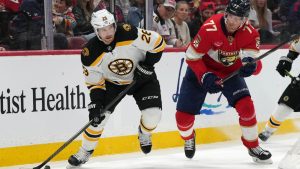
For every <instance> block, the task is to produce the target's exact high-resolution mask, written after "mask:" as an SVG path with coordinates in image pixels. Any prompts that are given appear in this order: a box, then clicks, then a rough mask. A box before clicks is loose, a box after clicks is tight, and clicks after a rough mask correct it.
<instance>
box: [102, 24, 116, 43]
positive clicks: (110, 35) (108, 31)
mask: <svg viewBox="0 0 300 169" xmlns="http://www.w3.org/2000/svg"><path fill="white" fill-rule="evenodd" d="M115 33H116V30H115V26H114V24H111V25H108V26H105V27H103V28H100V29H98V35H99V36H100V38H101V39H102V41H103V42H104V43H105V44H106V45H108V44H111V42H112V41H113V40H114V38H115Z"/></svg>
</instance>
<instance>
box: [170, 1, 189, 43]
mask: <svg viewBox="0 0 300 169" xmlns="http://www.w3.org/2000/svg"><path fill="white" fill-rule="evenodd" d="M188 12H189V4H188V3H187V2H186V1H178V2H177V3H176V11H175V15H174V18H173V21H174V22H175V33H176V38H177V39H180V40H181V41H182V43H183V46H187V45H188V44H189V43H190V42H191V35H190V30H189V27H188V25H187V23H186V20H187V19H188ZM176 30H177V31H176Z"/></svg>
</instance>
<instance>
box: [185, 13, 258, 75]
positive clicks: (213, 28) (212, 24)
mask: <svg viewBox="0 0 300 169" xmlns="http://www.w3.org/2000/svg"><path fill="white" fill-rule="evenodd" d="M259 45H260V40H259V34H258V32H257V31H256V30H255V29H254V28H253V27H252V26H251V25H250V23H249V22H248V21H246V22H245V24H244V25H243V26H241V27H240V28H239V29H238V30H237V31H235V32H234V33H233V34H230V33H228V32H227V30H226V27H225V19H224V14H216V15H214V16H212V17H211V18H210V19H208V20H207V21H206V22H204V24H203V25H202V26H201V28H200V30H199V32H198V34H197V35H196V36H195V38H194V40H193V41H192V42H191V44H190V46H189V47H188V49H187V51H186V60H187V64H188V65H189V67H190V68H191V69H192V70H193V71H194V72H195V73H196V75H197V77H198V78H200V79H201V78H202V75H203V74H204V73H206V72H213V73H215V74H216V75H217V76H219V77H221V78H224V77H226V76H228V75H229V74H231V73H232V72H234V71H236V70H237V69H239V68H240V67H241V65H242V62H241V59H242V58H244V57H252V58H255V57H256V55H257V54H258V52H259Z"/></svg>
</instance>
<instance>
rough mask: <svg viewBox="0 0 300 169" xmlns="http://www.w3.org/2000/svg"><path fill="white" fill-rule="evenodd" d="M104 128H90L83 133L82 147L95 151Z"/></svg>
mask: <svg viewBox="0 0 300 169" xmlns="http://www.w3.org/2000/svg"><path fill="white" fill-rule="evenodd" d="M102 132H103V128H101V129H98V128H96V127H93V126H90V127H89V128H87V129H86V130H85V131H84V132H83V133H82V137H83V138H82V147H83V148H84V149H85V150H87V151H90V150H94V149H95V148H96V146H97V144H98V140H99V138H100V137H101V134H102Z"/></svg>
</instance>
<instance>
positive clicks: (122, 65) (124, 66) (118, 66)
mask: <svg viewBox="0 0 300 169" xmlns="http://www.w3.org/2000/svg"><path fill="white" fill-rule="evenodd" d="M108 69H109V70H110V71H112V72H113V73H115V74H117V75H120V76H123V75H127V74H129V73H130V72H131V71H132V69H133V62H132V61H131V60H129V59H117V60H114V61H112V62H110V63H109V64H108Z"/></svg>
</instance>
